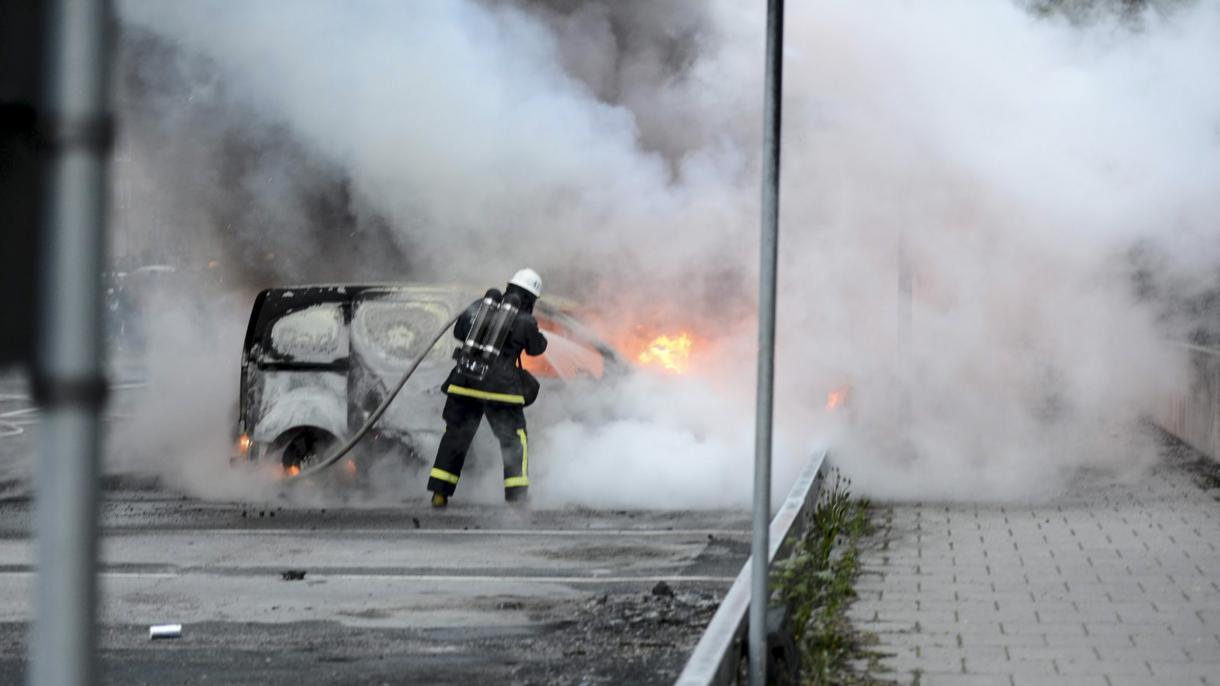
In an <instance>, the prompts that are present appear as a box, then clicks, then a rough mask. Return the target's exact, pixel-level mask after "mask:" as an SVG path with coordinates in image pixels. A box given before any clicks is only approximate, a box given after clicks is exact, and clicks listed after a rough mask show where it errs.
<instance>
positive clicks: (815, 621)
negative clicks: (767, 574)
mask: <svg viewBox="0 0 1220 686" xmlns="http://www.w3.org/2000/svg"><path fill="white" fill-rule="evenodd" d="M828 481H829V483H826V484H824V485H823V487H822V493H821V496H820V498H819V501H818V505H817V508H816V509H815V510H814V514H813V521H812V522H811V523H810V526H809V529H808V530H807V531H806V532H805V533H804V535H803V536H801V537H800V538H799V539H798V540H797V541H795V542H794V544H793V546H792V552H791V553H790V554H789V556H788V557H787V558H786V559H784V560H783V561H781V562H779V563H778V564H777V565H776V569H775V571H774V573H773V576H772V587H773V588H774V589H775V594H776V596H778V599H779V600H780V601H782V602H783V603H784V604H785V605H787V607H788V608H789V611H790V612H791V613H792V614H791V618H792V625H793V627H794V634H795V642H796V648H797V651H798V652H799V653H800V659H801V680H802V683H805V684H819V685H820V684H845V685H850V686H871V685H873V684H879V683H883V682H879V681H876V680H875V679H873V678H871V677H868V676H865V675H860V674H857V673H855V672H853V671H852V669H851V663H852V662H853V661H860V660H865V659H867V658H868V657H869V653H868V651H867V649H866V647H865V644H866V643H867V642H868V641H867V637H865V636H863V635H862V634H860V633H859V632H857V631H856V630H855V629H854V628H853V627H852V625H851V622H850V621H849V620H848V618H847V607H848V605H850V604H851V601H852V600H853V599H855V597H856V592H855V589H854V585H855V580H856V576H857V575H858V574H859V555H860V546H859V543H860V539H861V538H862V537H864V536H867V535H869V534H871V533H872V519H871V517H870V515H869V502H868V501H867V500H862V499H855V498H852V497H851V490H850V487H851V482H850V481H849V480H848V479H845V478H844V477H843V476H842V475H841V474H839V472H838V470H834V472H833V475H832V476H830V477H828Z"/></svg>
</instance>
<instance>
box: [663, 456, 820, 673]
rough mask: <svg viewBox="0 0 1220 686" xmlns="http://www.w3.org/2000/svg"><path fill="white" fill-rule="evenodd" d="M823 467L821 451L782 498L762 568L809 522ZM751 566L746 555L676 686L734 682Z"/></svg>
mask: <svg viewBox="0 0 1220 686" xmlns="http://www.w3.org/2000/svg"><path fill="white" fill-rule="evenodd" d="M825 465H826V451H825V450H823V451H821V452H819V453H818V454H815V455H814V456H813V458H812V459H810V460H809V463H808V464H807V465H805V469H804V470H802V471H801V474H800V476H799V477H798V478H797V480H796V483H794V484H792V489H791V490H790V491H789V492H788V497H787V499H786V500H784V503H783V505H781V506H780V508H779V511H778V512H776V514H775V517H774V518H773V519H772V520H771V527H770V533H771V538H770V542H771V545H770V547H769V552H768V555H767V558H768V559H767V564H768V566H770V565H771V564H773V563H774V562H775V560H776V559H777V558H779V557H782V556H783V555H784V554H786V553H787V552H788V550H789V548H790V547H791V545H792V541H793V540H795V538H796V537H797V536H799V535H800V534H802V533H804V532H805V529H807V528H808V526H809V523H810V522H811V521H812V520H813V511H814V508H815V507H817V503H818V495H819V494H820V493H821V490H822V470H823V467H824V466H825ZM753 562H754V558H753V557H751V558H750V559H748V560H746V563H745V565H743V566H742V568H741V572H740V573H739V574H738V575H737V579H736V580H735V581H734V582H733V585H732V587H730V588H729V592H728V594H727V595H725V597H724V600H723V601H722V602H721V603H720V609H718V610H716V614H715V615H714V616H713V617H712V621H711V622H709V623H708V625H707V629H706V630H705V631H704V632H703V636H701V637H700V638H699V643H698V644H696V645H695V651H694V652H693V653H691V656H690V659H689V660H687V662H686V667H685V668H683V670H682V674H681V675H679V676H678V680H677V682H675V683H676V685H677V686H712V685H715V686H721V685H723V684H734V683H736V682H737V675H738V672H739V671H740V664H741V659H742V656H743V653H744V649H745V637H746V628H747V626H746V613H747V611H748V610H749V608H750V571H751V567H752V565H753Z"/></svg>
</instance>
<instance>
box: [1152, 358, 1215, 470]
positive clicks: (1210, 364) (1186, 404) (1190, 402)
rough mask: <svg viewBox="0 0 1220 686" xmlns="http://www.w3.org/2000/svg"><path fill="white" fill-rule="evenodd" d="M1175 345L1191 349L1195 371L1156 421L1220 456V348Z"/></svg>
mask: <svg viewBox="0 0 1220 686" xmlns="http://www.w3.org/2000/svg"><path fill="white" fill-rule="evenodd" d="M1175 345H1176V346H1178V347H1180V348H1182V349H1183V350H1186V351H1188V352H1187V354H1189V355H1190V361H1191V367H1192V368H1193V374H1192V375H1191V379H1190V386H1189V387H1188V388H1184V389H1182V390H1181V391H1180V392H1178V393H1176V394H1174V396H1173V397H1171V398H1170V400H1169V403H1168V405H1167V406H1163V407H1160V408H1158V412H1157V413H1156V415H1155V418H1156V421H1157V423H1159V424H1160V425H1161V426H1162V427H1163V428H1164V429H1165V430H1166V431H1168V432H1170V433H1172V434H1173V435H1175V436H1177V437H1178V438H1180V439H1182V440H1183V441H1185V442H1186V443H1189V444H1190V445H1191V446H1192V447H1193V448H1195V449H1196V450H1198V451H1200V452H1202V453H1204V454H1206V455H1208V456H1210V457H1211V458H1212V459H1217V460H1220V349H1217V348H1206V347H1203V346H1199V345H1191V344H1189V343H1177V344H1175Z"/></svg>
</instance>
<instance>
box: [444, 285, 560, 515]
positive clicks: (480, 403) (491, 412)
mask: <svg viewBox="0 0 1220 686" xmlns="http://www.w3.org/2000/svg"><path fill="white" fill-rule="evenodd" d="M540 295H542V277H540V276H538V273H537V272H535V271H534V270H532V269H522V270H520V271H518V272H517V273H516V274H514V275H513V278H512V279H511V280H510V281H509V282H508V286H507V287H506V288H505V290H504V295H503V298H500V297H499V296H500V294H499V291H496V290H495V289H492V290H490V291H488V292H487V295H485V296H484V297H483V299H481V300H476V301H475V302H474V303H472V304H471V305H470V307H468V308H467V309H466V311H465V312H463V313H462V316H461V317H459V318H458V321H457V324H456V325H455V326H454V330H453V333H454V336H455V337H457V339H458V340H461V341H464V342H465V343H464V345H463V347H462V348H461V349H459V350H458V351H457V352H456V353H455V355H454V357H455V358H456V359H457V360H458V364H457V365H456V366H455V367H454V369H453V371H452V372H450V373H449V378H448V379H446V381H445V385H444V387H443V388H442V390H443V391H444V392H445V394H446V395H448V396H449V397H448V399H447V400H446V401H445V410H444V412H443V414H442V417H443V418H444V420H445V434H444V435H443V436H442V437H441V443H440V447H439V448H438V449H437V452H436V464H435V465H434V466H433V467H432V472H431V473H430V474H429V477H428V490H429V491H431V492H432V506H433V507H444V506H446V505H448V504H449V498H450V497H451V496H452V495H453V492H454V490H456V489H457V484H458V479H459V478H460V477H461V475H462V464H463V463H464V462H465V461H466V452H467V451H468V450H469V449H470V444H471V442H472V441H473V440H474V434H475V431H476V430H477V429H478V428H479V420H480V419H482V418H483V416H484V415H486V417H487V423H488V424H490V425H491V430H492V433H494V434H495V436H496V439H497V440H498V441H499V442H500V451H501V454H502V456H503V458H504V499H505V500H506V501H508V502H523V501H524V499H525V496H526V493H527V491H528V488H529V439H528V437H527V435H526V430H525V411H524V408H525V406H527V405H529V404H531V403H532V402H533V401H534V399H535V398H536V397H537V395H538V381H537V380H536V379H534V377H533V375H531V374H530V373H529V372H527V371H526V370H525V369H523V368H522V366H521V355H522V354H525V355H531V356H533V355H541V354H542V353H543V352H544V351H545V350H546V342H547V341H546V338H545V337H544V336H543V335H542V332H541V331H539V329H538V321H537V320H536V319H534V314H533V312H534V303H535V302H536V301H537V300H538V296H540ZM497 317H499V319H497ZM497 324H500V325H502V328H501V330H499V331H497V329H496V326H497Z"/></svg>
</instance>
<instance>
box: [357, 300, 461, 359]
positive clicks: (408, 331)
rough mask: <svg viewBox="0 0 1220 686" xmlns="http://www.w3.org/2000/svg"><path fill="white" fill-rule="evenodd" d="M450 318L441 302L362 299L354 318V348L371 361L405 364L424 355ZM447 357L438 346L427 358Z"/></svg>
mask: <svg viewBox="0 0 1220 686" xmlns="http://www.w3.org/2000/svg"><path fill="white" fill-rule="evenodd" d="M450 316H451V314H450V309H449V307H447V306H446V305H445V304H443V303H438V302H429V301H414V302H396V301H394V300H388V299H387V300H372V299H369V300H361V301H359V302H357V303H356V309H355V312H354V313H353V315H352V341H353V345H354V346H355V347H356V349H357V351H358V352H359V353H360V355H361V356H362V357H363V358H364V359H365V360H366V361H368V362H372V363H374V364H377V363H380V364H384V365H389V366H400V365H405V364H406V363H408V362H410V361H412V360H414V359H415V358H416V357H417V356H418V355H420V354H421V353H423V352H424V348H425V346H427V345H428V344H429V343H430V342H431V341H432V337H433V336H435V335H436V332H437V330H438V329H440V327H441V326H443V325H444V324H445V322H446V321H448V319H449V317H450ZM447 354H448V350H447V348H446V347H444V346H439V345H438V346H436V347H434V348H433V349H432V350H431V351H430V352H429V355H428V356H429V358H445V357H447Z"/></svg>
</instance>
